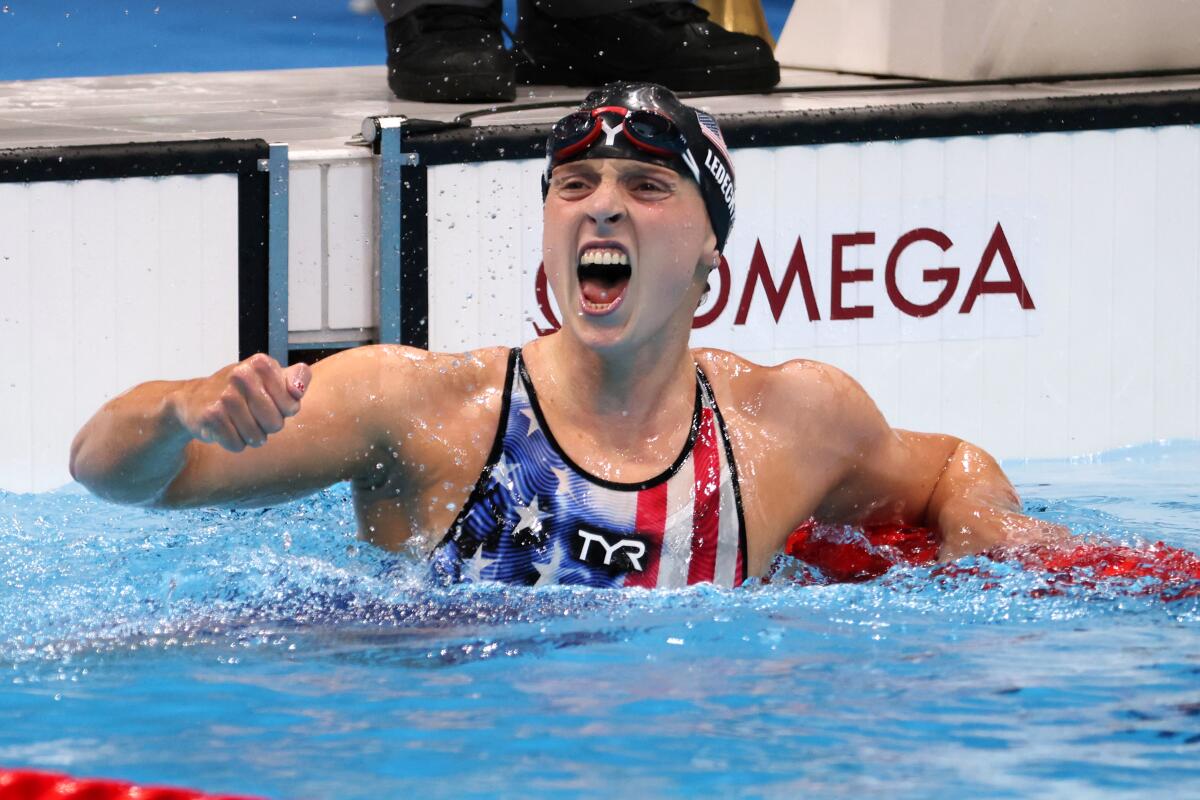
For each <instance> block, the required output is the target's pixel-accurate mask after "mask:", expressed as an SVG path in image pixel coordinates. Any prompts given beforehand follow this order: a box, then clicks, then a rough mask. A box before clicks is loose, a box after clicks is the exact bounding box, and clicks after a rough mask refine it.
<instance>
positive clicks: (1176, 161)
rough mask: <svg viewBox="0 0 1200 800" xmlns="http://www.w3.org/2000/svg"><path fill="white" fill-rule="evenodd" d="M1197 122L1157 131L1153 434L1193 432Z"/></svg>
mask: <svg viewBox="0 0 1200 800" xmlns="http://www.w3.org/2000/svg"><path fill="white" fill-rule="evenodd" d="M1196 133H1197V129H1196V128H1183V127H1177V128H1163V129H1162V130H1160V131H1159V132H1158V136H1157V138H1158V169H1157V175H1158V209H1157V210H1158V214H1157V218H1158V224H1157V226H1156V229H1155V230H1156V235H1157V239H1158V249H1157V253H1156V263H1157V265H1158V269H1157V271H1156V276H1155V277H1156V280H1155V296H1156V303H1155V306H1156V314H1155V319H1154V336H1155V340H1154V354H1155V374H1154V395H1155V398H1154V399H1155V414H1154V417H1155V429H1154V435H1155V437H1156V438H1160V439H1171V438H1175V437H1181V436H1195V435H1196V434H1197V429H1196V402H1197V383H1196V381H1197V379H1196V372H1197V369H1198V368H1200V364H1198V363H1197V338H1196V337H1197V330H1196V328H1197V316H1198V315H1197V307H1196V299H1197V286H1196V283H1197V274H1196V273H1197V270H1198V268H1200V264H1198V263H1197V235H1198V230H1197V228H1198V225H1197V221H1198V220H1200V163H1198V158H1197V153H1198V147H1200V146H1198V144H1197V142H1198V137H1197V135H1196Z"/></svg>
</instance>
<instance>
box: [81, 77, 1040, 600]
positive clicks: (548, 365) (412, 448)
mask: <svg viewBox="0 0 1200 800" xmlns="http://www.w3.org/2000/svg"><path fill="white" fill-rule="evenodd" d="M547 152H548V159H547V169H546V173H545V176H544V178H543V191H544V197H545V225H544V234H543V237H544V238H543V256H544V261H545V267H546V273H547V276H548V278H549V282H550V286H551V288H552V290H553V291H554V293H555V297H556V299H557V301H558V305H559V308H560V309H562V310H563V317H564V321H563V326H562V329H561V330H559V331H558V332H556V333H554V334H552V335H550V336H546V337H544V338H542V339H539V340H537V341H535V342H532V343H530V344H529V345H527V346H526V347H525V348H523V349H521V350H519V351H517V350H511V351H510V350H508V349H503V348H490V349H484V350H479V351H475V352H472V353H469V354H465V355H447V354H438V353H429V352H425V351H420V350H414V349H412V348H405V347H395V346H383V345H381V346H372V347H364V348H358V349H355V350H351V351H347V352H344V353H341V354H338V355H336V356H333V357H331V358H329V359H326V360H324V361H322V362H320V363H319V364H317V365H315V366H314V367H312V368H311V370H310V368H309V367H308V366H306V365H295V366H292V367H290V368H287V369H284V368H282V367H280V366H279V365H278V364H276V363H275V362H274V361H272V360H271V359H270V358H268V357H266V356H263V355H258V356H254V357H252V358H250V359H247V360H246V361H244V362H241V363H239V364H232V365H230V366H228V367H226V368H225V369H222V370H220V371H219V372H217V373H215V374H214V375H211V376H209V377H207V378H198V379H195V380H190V381H179V382H155V383H149V384H143V385H141V386H138V387H136V388H134V389H133V390H131V391H129V392H127V393H126V394H124V395H122V396H120V397H118V398H116V399H114V400H112V401H111V402H109V403H108V404H107V405H105V406H104V407H103V408H102V409H101V410H100V411H99V412H98V413H97V414H96V416H95V417H94V418H93V419H92V420H90V421H89V422H88V423H87V425H85V426H84V428H83V429H82V430H81V431H80V433H79V434H78V436H77V437H76V440H75V443H74V445H73V447H72V461H71V467H72V474H73V475H75V477H76V478H77V479H78V480H79V481H81V482H82V483H84V484H85V485H86V486H88V487H89V488H91V489H92V490H93V491H95V492H96V493H97V494H100V495H102V496H105V497H108V498H111V499H114V500H118V501H123V502H132V503H142V504H154V505H161V506H169V507H178V506H192V505H207V504H234V505H263V504H269V503H276V502H280V501H282V500H286V499H289V498H294V497H299V496H302V495H304V494H307V493H309V492H312V491H314V490H316V489H319V488H321V487H324V486H327V485H329V484H331V483H334V482H337V481H341V480H349V481H351V482H352V483H353V487H354V498H355V507H356V510H357V514H358V519H359V525H360V530H361V533H362V535H363V536H364V537H365V538H367V539H369V540H370V541H372V542H375V543H376V544H379V545H382V546H385V547H398V546H400V545H401V544H402V543H403V542H405V541H406V540H408V539H409V538H410V537H413V536H420V537H424V538H425V540H426V541H427V542H428V544H429V545H431V546H432V547H433V555H432V566H433V570H434V572H435V574H436V575H438V576H439V577H441V578H442V579H444V580H448V581H457V580H502V581H506V582H512V583H523V584H543V583H556V582H557V583H576V584H585V585H593V586H609V585H634V586H679V585H684V584H687V583H696V582H701V581H712V582H715V583H718V584H720V585H737V584H739V583H741V582H742V581H743V580H744V579H745V578H747V577H749V576H755V575H761V574H762V573H763V572H764V570H765V569H766V568H767V566H768V565H769V563H770V562H771V560H772V558H773V557H774V555H775V554H776V553H777V552H778V551H779V550H780V548H781V547H782V546H783V544H784V542H785V541H786V539H787V537H788V535H789V534H790V533H791V532H792V531H793V530H794V529H795V528H796V527H797V526H798V525H800V524H802V523H804V522H805V521H806V520H809V519H816V520H818V521H820V522H828V523H850V524H858V523H872V522H898V523H904V524H921V525H928V526H931V527H933V528H935V529H936V530H937V532H938V533H939V535H940V537H941V544H940V555H941V556H942V557H943V558H947V559H948V558H954V557H957V556H959V555H962V554H965V553H971V552H977V551H980V550H983V549H986V548H988V547H991V546H994V545H996V544H1004V543H1009V544H1011V543H1021V542H1027V541H1032V540H1035V539H1042V538H1053V537H1057V536H1060V535H1061V533H1062V532H1061V529H1059V528H1057V527H1056V526H1052V525H1049V524H1047V523H1042V522H1039V521H1037V520H1033V519H1030V518H1028V517H1025V516H1023V515H1021V514H1020V513H1019V508H1020V506H1019V500H1018V498H1017V495H1016V492H1015V491H1014V490H1013V488H1012V485H1011V484H1010V483H1009V482H1008V480H1007V479H1006V478H1005V476H1004V474H1003V472H1002V471H1001V470H1000V469H999V467H998V466H997V465H996V462H995V461H994V460H993V459H992V458H991V457H990V456H988V455H987V454H986V453H984V452H982V451H981V450H979V449H978V448H975V447H973V446H971V445H969V444H967V443H966V442H962V441H960V440H958V439H955V438H953V437H950V436H942V435H931V434H917V433H911V432H907V431H900V430H894V429H892V428H890V427H889V426H888V425H887V423H886V422H885V421H884V419H883V417H882V416H881V415H880V413H879V411H878V410H877V409H876V407H875V405H874V404H873V403H872V402H871V400H870V398H869V397H867V395H866V394H865V393H864V392H863V390H862V389H861V387H859V386H858V384H856V383H855V382H854V381H853V380H852V379H850V378H849V377H848V376H846V375H845V374H843V373H842V372H840V371H838V370H837V369H835V368H833V367H830V366H827V365H823V364H819V363H815V362H809V361H793V362H789V363H786V364H782V365H780V366H776V367H763V366H759V365H756V364H752V363H750V362H748V361H745V360H744V359H741V358H739V357H737V356H736V355H733V354H731V353H727V352H723V351H718V350H690V349H689V347H688V336H689V334H690V331H691V323H692V316H693V314H694V312H695V309H696V308H697V306H698V304H699V303H700V301H701V298H702V295H703V293H704V291H705V290H706V286H707V284H706V280H707V277H708V274H709V272H710V271H711V270H712V269H713V268H714V267H715V266H716V264H717V263H718V262H719V258H720V251H721V248H722V247H723V246H724V244H725V241H726V239H727V237H728V235H729V229H730V227H731V225H732V223H733V217H734V203H733V168H732V164H731V163H730V161H729V157H728V154H727V153H726V152H725V147H724V143H723V141H722V140H721V135H720V131H719V129H718V128H717V125H716V122H715V121H713V120H712V118H711V117H708V116H707V115H705V114H703V113H702V112H698V111H697V110H695V109H692V108H689V107H687V106H685V105H683V104H682V103H680V102H679V101H678V99H677V98H675V96H674V95H673V94H671V93H670V92H669V91H668V90H666V89H663V88H662V87H658V86H655V85H653V84H627V83H623V84H610V85H608V86H606V87H603V88H602V89H599V90H597V91H595V92H593V93H592V94H590V95H589V96H588V98H587V99H586V100H585V101H584V103H583V105H582V106H581V108H580V110H579V111H577V112H575V113H573V114H570V115H568V116H567V117H565V118H564V119H563V120H560V121H559V123H557V124H556V125H555V127H554V129H553V132H552V133H551V135H550V138H549V140H548V142H547ZM285 420H286V421H287V422H286V425H285Z"/></svg>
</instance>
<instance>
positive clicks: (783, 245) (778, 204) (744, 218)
mask: <svg viewBox="0 0 1200 800" xmlns="http://www.w3.org/2000/svg"><path fill="white" fill-rule="evenodd" d="M779 152H782V151H775V150H770V149H763V150H738V151H734V153H735V154H734V158H735V159H736V160H735V162H734V174H735V175H736V176H737V181H738V183H739V185H741V186H761V187H762V191H761V192H757V191H755V192H748V191H744V190H743V191H739V192H738V193H737V217H736V219H735V220H734V226H733V229H732V231H731V234H730V236H731V238H730V241H729V242H728V243H727V244H726V260H727V261H728V262H729V267H730V287H729V299H728V302H727V304H726V306H725V310H724V312H722V314H721V316H720V317H719V318H718V319H717V321H716V322H715V323H713V324H712V325H710V326H708V327H707V328H705V329H704V333H703V334H702V336H701V337H698V338H697V339H696V343H697V344H698V345H700V346H706V347H707V346H717V345H718V344H719V343H720V342H721V341H728V337H730V336H736V337H737V340H738V341H739V342H745V344H746V347H747V348H751V349H754V348H761V349H766V350H769V349H771V348H772V347H775V348H780V347H782V348H788V347H803V346H806V345H809V344H811V343H813V342H814V341H815V334H814V333H813V332H812V328H811V323H809V321H808V316H807V315H806V314H805V313H804V301H803V300H802V299H801V290H800V286H799V284H795V283H794V284H792V285H791V293H792V296H791V297H790V299H789V300H788V303H787V308H786V309H785V310H784V311H783V314H782V316H781V317H780V321H779V324H776V322H775V319H774V317H773V316H772V315H771V309H770V304H769V303H768V302H767V294H766V292H765V291H764V290H763V289H762V287H761V285H756V289H755V291H754V292H753V294H752V295H751V296H750V298H749V301H748V302H749V303H750V310H749V315H748V317H747V319H746V324H744V325H737V324H735V323H736V319H737V315H738V308H739V305H740V304H741V302H742V298H743V293H744V288H745V287H746V285H747V278H748V276H749V273H750V265H751V261H752V259H753V256H754V253H755V250H756V248H757V247H760V246H761V248H762V253H763V258H764V259H765V261H766V266H767V269H768V271H769V272H770V274H771V277H772V279H773V281H774V283H775V285H776V286H778V287H779V288H780V289H781V290H782V288H783V287H782V284H783V276H784V274H785V273H786V271H787V265H788V260H789V259H790V258H791V255H792V249H793V248H794V247H795V245H796V237H797V236H798V235H800V236H802V235H803V232H804V231H805V230H808V229H810V227H811V222H810V221H811V220H812V219H814V217H813V216H812V205H811V202H810V201H811V197H810V195H811V188H809V187H811V186H812V184H811V182H809V183H804V182H802V181H800V180H797V181H796V182H795V183H794V184H793V185H790V186H787V187H783V186H780V185H779V184H778V183H777V182H776V180H775V178H776V175H777V174H778V173H777V166H776V160H777V158H778V155H777V153H779ZM794 155H795V156H796V157H800V158H803V157H804V154H800V153H795V154H794ZM808 160H809V162H810V163H811V160H812V159H811V156H809V157H808ZM806 166H807V165H805V164H799V163H797V164H795V165H794V167H793V168H794V169H798V170H800V172H801V174H804V172H803V171H804V169H805V168H806ZM805 244H806V245H808V244H809V243H808V242H805ZM809 266H810V267H811V266H813V264H812V262H811V261H810V262H809ZM718 281H719V275H714V276H713V280H712V282H711V283H710V284H709V285H710V286H711V287H712V288H713V290H714V291H716V290H717V289H718Z"/></svg>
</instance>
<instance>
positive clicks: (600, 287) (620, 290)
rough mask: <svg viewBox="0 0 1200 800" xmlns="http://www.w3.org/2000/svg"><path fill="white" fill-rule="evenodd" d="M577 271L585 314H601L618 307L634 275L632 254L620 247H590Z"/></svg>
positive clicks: (581, 303) (580, 259)
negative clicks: (630, 259) (630, 258)
mask: <svg viewBox="0 0 1200 800" xmlns="http://www.w3.org/2000/svg"><path fill="white" fill-rule="evenodd" d="M576 270H577V275H578V276H579V289H580V294H581V295H582V297H581V298H580V301H581V302H580V305H581V306H582V307H583V310H584V312H585V313H588V314H598V315H602V314H610V313H612V312H613V311H615V310H616V308H617V306H619V305H620V304H621V298H622V297H624V296H625V287H627V286H628V285H629V278H630V276H631V275H633V269H632V268H631V267H630V266H629V255H628V254H627V253H626V252H625V251H624V250H621V249H620V248H617V247H589V248H587V249H586V250H584V251H583V253H582V254H581V255H580V256H579V265H578V267H577V268H576Z"/></svg>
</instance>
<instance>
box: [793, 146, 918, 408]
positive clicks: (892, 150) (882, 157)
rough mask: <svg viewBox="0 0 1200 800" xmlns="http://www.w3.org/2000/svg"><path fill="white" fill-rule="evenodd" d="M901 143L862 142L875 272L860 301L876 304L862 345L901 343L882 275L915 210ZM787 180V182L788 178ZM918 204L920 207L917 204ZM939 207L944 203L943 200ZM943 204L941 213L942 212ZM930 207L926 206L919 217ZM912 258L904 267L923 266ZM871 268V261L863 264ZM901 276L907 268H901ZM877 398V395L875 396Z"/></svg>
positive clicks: (863, 219)
mask: <svg viewBox="0 0 1200 800" xmlns="http://www.w3.org/2000/svg"><path fill="white" fill-rule="evenodd" d="M897 149H898V147H897V145H896V144H895V143H893V142H867V143H865V144H863V145H862V146H861V149H860V153H861V158H862V162H861V163H862V199H861V200H860V202H859V227H860V228H862V229H864V230H870V231H873V232H874V233H875V246H874V247H872V248H863V249H862V250H861V252H862V253H863V254H864V255H865V254H867V253H869V254H870V258H869V266H870V268H871V269H872V270H873V271H874V273H875V275H874V280H872V281H870V282H869V283H863V284H859V301H860V302H861V303H863V304H864V305H869V306H871V308H872V312H871V313H872V316H871V317H870V318H868V319H863V320H861V321H859V322H858V323H856V324H857V326H858V340H859V342H861V343H863V344H876V343H878V344H890V343H894V342H898V341H900V324H901V323H900V317H901V313H900V310H899V309H898V308H896V306H895V305H894V304H893V303H892V301H891V300H890V299H889V297H888V291H887V285H886V283H885V280H884V273H885V271H886V267H887V259H888V253H889V252H890V251H891V249H892V247H893V245H895V243H896V240H897V239H899V238H900V236H901V234H903V233H904V231H905V230H906V228H905V225H904V217H905V216H906V215H908V214H909V213H911V210H912V204H913V198H912V197H911V196H910V195H909V193H908V189H909V187H910V186H913V187H915V186H916V185H919V183H913V184H910V183H908V182H906V181H905V180H904V175H905V174H906V170H908V169H910V168H911V167H913V166H914V165H912V164H910V163H909V162H908V161H906V160H904V159H902V158H897V157H896V156H897ZM930 171H936V174H937V177H938V178H940V177H941V159H940V155H939V158H938V159H937V164H936V170H930ZM785 182H786V181H785ZM901 185H903V186H904V187H905V192H904V193H903V194H897V193H896V191H895V189H896V187H897V186H901ZM918 205H920V204H919V203H918ZM939 205H940V203H939ZM940 210H941V209H940V207H939V208H938V211H939V212H940ZM927 211H928V209H927V208H924V207H923V206H922V207H921V208H920V210H919V211H918V215H920V214H925V213H926V212H927ZM940 222H941V220H940V214H939V218H938V219H935V220H929V219H927V220H925V222H924V223H923V224H925V225H930V224H935V225H936V224H940ZM910 261H911V256H910V258H909V259H905V260H904V264H905V266H908V267H909V269H910V270H911V271H916V270H918V269H923V268H924V267H923V265H924V263H926V262H924V261H922V262H921V265H911V264H910ZM864 266H867V264H864ZM900 275H901V277H902V278H903V275H904V271H903V270H900ZM902 282H903V280H902ZM877 399H878V398H877Z"/></svg>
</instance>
